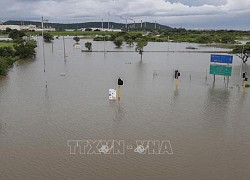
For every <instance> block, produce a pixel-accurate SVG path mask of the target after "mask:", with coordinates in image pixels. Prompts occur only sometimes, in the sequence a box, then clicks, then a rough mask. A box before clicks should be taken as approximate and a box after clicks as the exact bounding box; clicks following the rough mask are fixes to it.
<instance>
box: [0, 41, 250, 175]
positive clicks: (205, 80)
mask: <svg viewBox="0 0 250 180" xmlns="http://www.w3.org/2000/svg"><path fill="white" fill-rule="evenodd" d="M65 41H66V55H67V58H66V62H64V51H63V41H62V38H61V39H56V40H55V41H54V44H53V49H52V44H45V63H46V72H45V73H44V60H43V51H42V47H43V46H42V42H41V40H40V41H39V44H38V48H37V57H36V59H35V60H34V61H28V62H19V63H17V64H16V66H15V67H14V68H13V69H11V70H10V72H9V75H8V76H6V77H0V179H3V180H12V179H13V180H17V179H25V180H29V179H32V180H33V179H60V180H61V179H86V180H92V179H93V180H98V179H109V180H117V179H137V180H147V179H149V180H161V179H162V180H166V179H171V180H181V179H192V180H198V179H199V180H200V179H207V180H212V179H220V180H229V179H232V180H245V179H246V180H248V179H249V177H250V156H249V151H250V141H249V140H250V130H249V129H250V120H249V110H250V99H249V90H247V89H246V90H245V91H244V90H243V89H242V87H241V84H242V80H241V75H240V74H241V72H243V71H246V72H249V73H250V71H249V68H248V66H247V65H243V66H242V65H241V61H240V59H239V58H237V57H236V56H235V57H234V63H233V72H232V77H230V80H229V83H228V84H227V82H226V80H224V77H222V76H218V77H216V82H215V83H213V76H212V75H209V63H210V56H211V53H191V52H190V53H187V52H186V53H178V52H175V53H173V52H172V53H168V52H145V53H144V54H143V59H142V60H141V59H140V55H139V54H138V53H137V52H106V53H104V52H92V53H91V52H81V49H83V48H84V43H85V42H86V40H81V41H80V43H81V45H82V48H81V49H75V48H74V47H73V44H74V41H73V39H72V38H70V37H68V38H67V39H66V40H65ZM187 46H190V44H185V43H181V44H180V43H170V44H168V43H149V44H148V46H147V47H146V48H145V51H167V50H170V51H188V50H186V47H187ZM191 46H195V47H198V48H199V49H198V50H197V51H215V50H218V51H222V50H223V49H216V48H206V47H199V46H198V45H195V44H191ZM104 49H105V50H106V51H108V50H110V51H113V50H117V49H116V48H115V47H114V45H113V43H112V42H105V43H104V42H93V50H96V51H102V50H104ZM118 50H119V51H121V50H124V51H125V50H126V51H134V47H132V48H130V47H126V45H124V46H123V47H122V49H118ZM175 69H178V70H179V71H180V73H181V77H180V82H179V88H178V89H177V88H176V85H175V80H174V78H173V73H174V70H175ZM118 77H121V78H122V79H123V80H124V86H122V87H121V100H120V101H119V102H118V101H112V102H111V101H109V99H108V90H109V89H111V88H114V89H117V78H118ZM46 81H47V87H48V88H47V89H46V88H45V84H46ZM68 140H124V141H125V142H126V145H131V146H133V147H135V144H136V140H160V141H162V140H169V141H170V142H171V147H172V150H173V154H164V155H149V154H138V153H135V152H134V151H133V150H126V153H125V154H124V155H114V154H110V155H105V154H102V155H96V154H92V155H87V154H85V155H83V154H79V153H76V154H70V149H69V146H68V145H67V142H68Z"/></svg>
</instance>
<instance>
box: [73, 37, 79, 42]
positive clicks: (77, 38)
mask: <svg viewBox="0 0 250 180" xmlns="http://www.w3.org/2000/svg"><path fill="white" fill-rule="evenodd" d="M73 39H74V40H75V42H76V44H78V43H79V41H80V38H79V37H78V36H75V37H74V38H73Z"/></svg>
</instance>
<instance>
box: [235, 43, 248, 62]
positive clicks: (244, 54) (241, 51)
mask: <svg viewBox="0 0 250 180" xmlns="http://www.w3.org/2000/svg"><path fill="white" fill-rule="evenodd" d="M232 53H233V54H236V55H237V56H238V57H239V58H241V60H242V62H243V63H246V62H247V61H248V58H249V57H250V44H246V45H239V46H236V47H235V48H234V49H233V50H232Z"/></svg>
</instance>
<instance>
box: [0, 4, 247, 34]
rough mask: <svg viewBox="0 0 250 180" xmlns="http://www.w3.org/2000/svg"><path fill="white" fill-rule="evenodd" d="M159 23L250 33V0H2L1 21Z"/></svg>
mask: <svg viewBox="0 0 250 180" xmlns="http://www.w3.org/2000/svg"><path fill="white" fill-rule="evenodd" d="M42 16H43V17H44V18H45V19H48V20H49V22H60V23H73V22H90V21H101V20H102V19H104V21H108V19H110V21H113V22H123V23H125V19H127V18H128V22H129V23H132V22H133V21H136V22H140V21H141V20H143V21H147V22H155V21H156V22H157V23H160V24H164V25H168V26H171V27H175V28H181V27H182V28H187V29H240V30H250V0H0V21H6V20H35V21H40V20H41V17H42Z"/></svg>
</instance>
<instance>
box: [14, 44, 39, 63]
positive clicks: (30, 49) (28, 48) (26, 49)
mask: <svg viewBox="0 0 250 180" xmlns="http://www.w3.org/2000/svg"><path fill="white" fill-rule="evenodd" d="M36 47H37V44H36V41H34V40H30V41H22V42H20V43H18V44H16V45H15V46H14V48H15V50H16V53H15V54H16V56H19V57H20V58H21V59H26V58H32V57H34V56H35V55H36V51H35V48H36Z"/></svg>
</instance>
